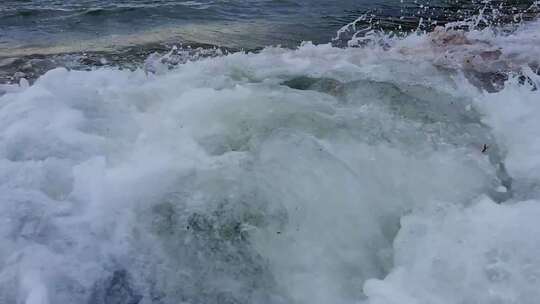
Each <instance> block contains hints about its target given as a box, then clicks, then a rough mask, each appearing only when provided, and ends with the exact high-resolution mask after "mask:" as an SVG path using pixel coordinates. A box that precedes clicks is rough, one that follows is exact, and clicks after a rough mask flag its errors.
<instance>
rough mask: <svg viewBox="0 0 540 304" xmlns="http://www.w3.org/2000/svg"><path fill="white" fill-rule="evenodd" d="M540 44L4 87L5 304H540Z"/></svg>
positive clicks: (508, 38) (62, 77) (446, 33)
mask: <svg viewBox="0 0 540 304" xmlns="http://www.w3.org/2000/svg"><path fill="white" fill-rule="evenodd" d="M539 29H540V23H539V22H537V21H532V22H528V23H523V24H521V25H519V26H518V28H517V29H514V31H513V32H512V33H511V34H509V33H507V32H504V31H497V30H496V29H494V28H486V29H484V30H471V31H468V32H464V31H461V30H457V29H449V28H447V29H441V28H439V29H436V30H435V31H433V32H431V33H427V34H412V35H409V36H408V37H402V38H388V37H381V40H380V41H373V40H372V41H371V42H370V41H361V42H360V44H361V45H362V46H361V47H348V48H337V47H333V46H331V45H330V44H326V45H313V44H310V43H304V44H303V45H302V46H300V47H299V48H297V49H294V50H291V49H284V48H279V47H268V48H265V49H264V50H262V51H261V52H259V53H234V54H229V55H224V56H219V57H215V58H206V59H201V60H198V61H192V62H187V63H185V64H181V65H178V66H177V67H175V68H174V69H168V68H167V67H163V66H161V65H162V63H161V62H162V61H163V60H149V61H148V62H147V66H150V67H151V69H150V70H151V71H152V73H150V72H148V69H147V70H146V71H145V70H143V69H140V70H136V71H127V70H118V69H114V68H101V69H96V70H93V71H68V70H66V69H61V68H59V69H54V70H51V71H49V72H47V73H46V74H45V75H43V76H41V77H40V78H39V79H38V80H37V81H36V82H35V83H34V84H33V85H31V86H29V85H28V82H26V81H24V80H21V83H20V85H19V86H8V85H4V86H2V87H0V91H1V92H2V93H0V94H3V95H2V96H1V97H0V201H1V204H0V214H2V216H1V217H0V241H1V244H2V246H0V303H2V304H4V303H5V304H9V303H24V304H71V303H87V304H112V303H115V304H157V303H159V304H180V303H190V304H214V303H216V304H217V303H220V304H221V303H238V304H240V303H242V304H247V303H256V304H265V303H268V304H274V303H279V304H281V303H298V304H328V303H340V304H349V303H365V304H398V303H399V304H413V303H414V304H434V303H437V304H439V303H440V304H453V303H477V304H488V303H489V304H502V303H505V304H506V303H508V304H509V303H520V304H528V303H530V304H533V303H538V301H539V299H540V255H538V252H540V238H539V237H538V236H539V235H540V222H539V218H540V121H539V120H538V117H540V91H539V90H538V86H539V85H540V76H538V75H537V74H536V73H535V72H537V69H538V64H539V61H538V60H539V58H540V30H539ZM357 42H358V41H357ZM535 69H536V70H535ZM495 71H499V72H500V71H503V72H504V75H503V76H505V77H503V78H501V77H502V76H501V75H502V74H498V75H499V76H500V77H499V78H497V79H498V81H492V80H493V79H492V78H489V77H492V76H493V75H494V74H495ZM486 79H487V80H486Z"/></svg>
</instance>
